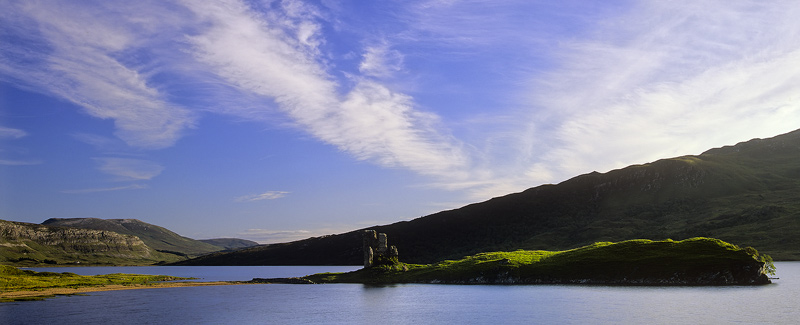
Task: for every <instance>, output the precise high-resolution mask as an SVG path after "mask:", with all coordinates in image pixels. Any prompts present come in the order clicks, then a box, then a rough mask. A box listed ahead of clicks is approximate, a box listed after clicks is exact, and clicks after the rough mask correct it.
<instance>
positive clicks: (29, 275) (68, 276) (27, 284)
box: [0, 265, 190, 292]
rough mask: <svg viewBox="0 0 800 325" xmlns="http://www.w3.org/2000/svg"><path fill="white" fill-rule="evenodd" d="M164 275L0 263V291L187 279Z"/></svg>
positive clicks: (143, 283)
mask: <svg viewBox="0 0 800 325" xmlns="http://www.w3.org/2000/svg"><path fill="white" fill-rule="evenodd" d="M188 279H190V278H181V277H174V276H166V275H140V274H123V273H115V274H106V275H77V274H75V273H70V272H64V273H54V272H34V271H30V270H21V269H17V268H15V267H12V266H7V265H0V292H9V291H31V290H33V291H35V290H44V289H50V288H81V287H94V286H104V285H137V284H138V285H146V284H150V283H156V282H160V281H174V280H188Z"/></svg>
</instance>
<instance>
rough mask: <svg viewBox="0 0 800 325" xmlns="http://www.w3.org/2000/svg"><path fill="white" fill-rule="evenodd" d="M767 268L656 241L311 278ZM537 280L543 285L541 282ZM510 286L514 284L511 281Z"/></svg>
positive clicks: (717, 246) (657, 273) (716, 249)
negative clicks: (748, 266)
mask: <svg viewBox="0 0 800 325" xmlns="http://www.w3.org/2000/svg"><path fill="white" fill-rule="evenodd" d="M759 261H760V262H765V263H766V264H767V265H766V272H768V273H770V272H771V271H773V272H774V265H772V261H771V259H770V258H769V256H767V255H761V254H758V252H757V251H756V250H755V249H753V248H751V247H747V248H740V247H738V246H736V245H733V244H730V243H727V242H724V241H722V240H719V239H713V238H703V237H698V238H691V239H686V240H682V241H674V240H671V239H668V240H662V241H653V240H646V239H636V240H628V241H623V242H619V243H612V242H597V243H594V244H591V245H588V246H584V247H579V248H575V249H570V250H565V251H541V250H537V251H528V250H518V251H513V252H487V253H480V254H476V255H471V256H466V257H464V258H462V259H460V260H445V261H441V262H438V263H433V264H427V265H419V264H405V263H398V264H396V265H386V266H379V267H373V268H369V269H362V270H359V271H355V272H349V273H325V274H317V275H312V276H308V277H307V278H308V279H310V280H312V281H314V282H358V283H407V282H433V283H438V282H442V283H480V282H481V281H483V280H485V279H486V278H491V279H492V280H491V281H499V282H501V283H502V282H503V281H505V280H504V279H514V280H515V281H517V280H519V279H523V280H522V281H523V282H525V281H529V282H536V281H540V282H545V283H546V282H547V281H551V280H553V281H558V280H562V279H568V280H574V279H596V280H609V281H616V280H618V279H629V278H631V279H633V278H635V279H662V278H664V279H668V278H670V277H672V276H674V275H675V274H681V275H694V274H702V273H703V272H706V271H708V270H723V271H724V270H732V269H736V268H737V267H738V266H741V265H758V262H759ZM537 279H538V280H537ZM509 282H511V281H510V280H509Z"/></svg>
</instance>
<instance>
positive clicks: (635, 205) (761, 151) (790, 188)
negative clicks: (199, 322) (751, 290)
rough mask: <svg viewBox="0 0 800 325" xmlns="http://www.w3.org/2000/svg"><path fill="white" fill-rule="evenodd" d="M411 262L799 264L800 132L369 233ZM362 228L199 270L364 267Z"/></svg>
mask: <svg viewBox="0 0 800 325" xmlns="http://www.w3.org/2000/svg"><path fill="white" fill-rule="evenodd" d="M370 229H375V230H377V231H378V232H383V233H386V234H388V236H389V240H390V242H391V243H392V245H396V246H397V247H398V249H399V250H400V256H401V258H402V259H403V260H405V261H406V262H409V263H432V262H435V261H437V260H443V259H454V258H460V257H462V256H466V255H472V254H476V253H479V252H485V251H509V250H515V249H530V250H564V249H570V248H575V247H579V246H583V245H588V244H591V243H593V242H597V241H623V240H628V239H635V238H650V239H667V238H673V239H685V238H691V237H714V238H719V239H722V240H724V241H728V242H732V243H735V244H738V245H742V246H754V247H758V248H759V249H760V250H762V251H763V252H764V253H767V254H770V255H772V256H773V257H774V258H775V259H776V260H798V259H800V236H798V234H800V130H798V131H793V132H790V133H787V134H784V135H780V136H776V137H774V138H770V139H754V140H751V141H747V142H743V143H739V144H737V145H735V146H727V147H723V148H717V149H712V150H708V151H706V152H704V153H702V154H700V155H697V156H683V157H676V158H670V159H663V160H658V161H655V162H652V163H649V164H643V165H634V166H629V167H626V168H622V169H618V170H612V171H609V172H607V173H597V172H593V173H589V174H585V175H580V176H577V177H574V178H572V179H569V180H567V181H564V182H562V183H559V184H557V185H542V186H538V187H534V188H531V189H528V190H526V191H523V192H521V193H515V194H509V195H506V196H503V197H498V198H494V199H491V200H488V201H485V202H482V203H476V204H471V205H468V206H465V207H463V208H460V209H455V210H449V211H442V212H439V213H435V214H432V215H429V216H425V217H421V218H417V219H414V220H411V221H404V222H398V223H394V224H390V225H383V226H375V227H370ZM361 254H362V253H361V237H360V230H357V231H353V232H349V233H345V234H340V235H332V236H325V237H318V238H310V239H306V240H301V241H297V242H292V243H285V244H275V245H268V246H259V247H253V248H249V249H244V250H240V251H237V252H233V253H227V254H213V255H209V256H206V257H204V258H201V259H196V260H191V261H187V262H185V263H186V264H193V265H279V264H310V265H313V264H345V265H358V264H361V263H362V256H361Z"/></svg>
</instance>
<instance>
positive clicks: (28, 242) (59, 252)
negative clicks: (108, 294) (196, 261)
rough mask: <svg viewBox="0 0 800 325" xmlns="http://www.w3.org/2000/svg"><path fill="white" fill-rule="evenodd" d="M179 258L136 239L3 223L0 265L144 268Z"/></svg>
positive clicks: (85, 230) (100, 232)
mask: <svg viewBox="0 0 800 325" xmlns="http://www.w3.org/2000/svg"><path fill="white" fill-rule="evenodd" d="M177 259H178V257H177V256H175V255H172V254H164V253H160V252H158V251H156V250H154V249H152V248H150V247H148V246H147V245H146V244H145V243H144V242H143V241H142V240H140V239H139V238H138V237H136V236H131V235H122V234H118V233H115V232H112V231H106V230H91V229H77V228H67V227H51V226H45V225H38V224H33V223H25V222H13V221H5V220H0V264H15V265H37V264H42V263H44V264H76V265H77V264H80V265H143V264H153V263H156V262H160V261H175V260H177Z"/></svg>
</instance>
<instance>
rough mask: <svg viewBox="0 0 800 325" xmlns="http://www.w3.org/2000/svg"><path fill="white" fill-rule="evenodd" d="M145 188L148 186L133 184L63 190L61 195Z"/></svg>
mask: <svg viewBox="0 0 800 325" xmlns="http://www.w3.org/2000/svg"><path fill="white" fill-rule="evenodd" d="M145 188H147V185H142V184H131V185H127V186H116V187H104V188H87V189H80V190H63V191H61V193H66V194H84V193H97V192H113V191H123V190H140V189H145Z"/></svg>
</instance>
